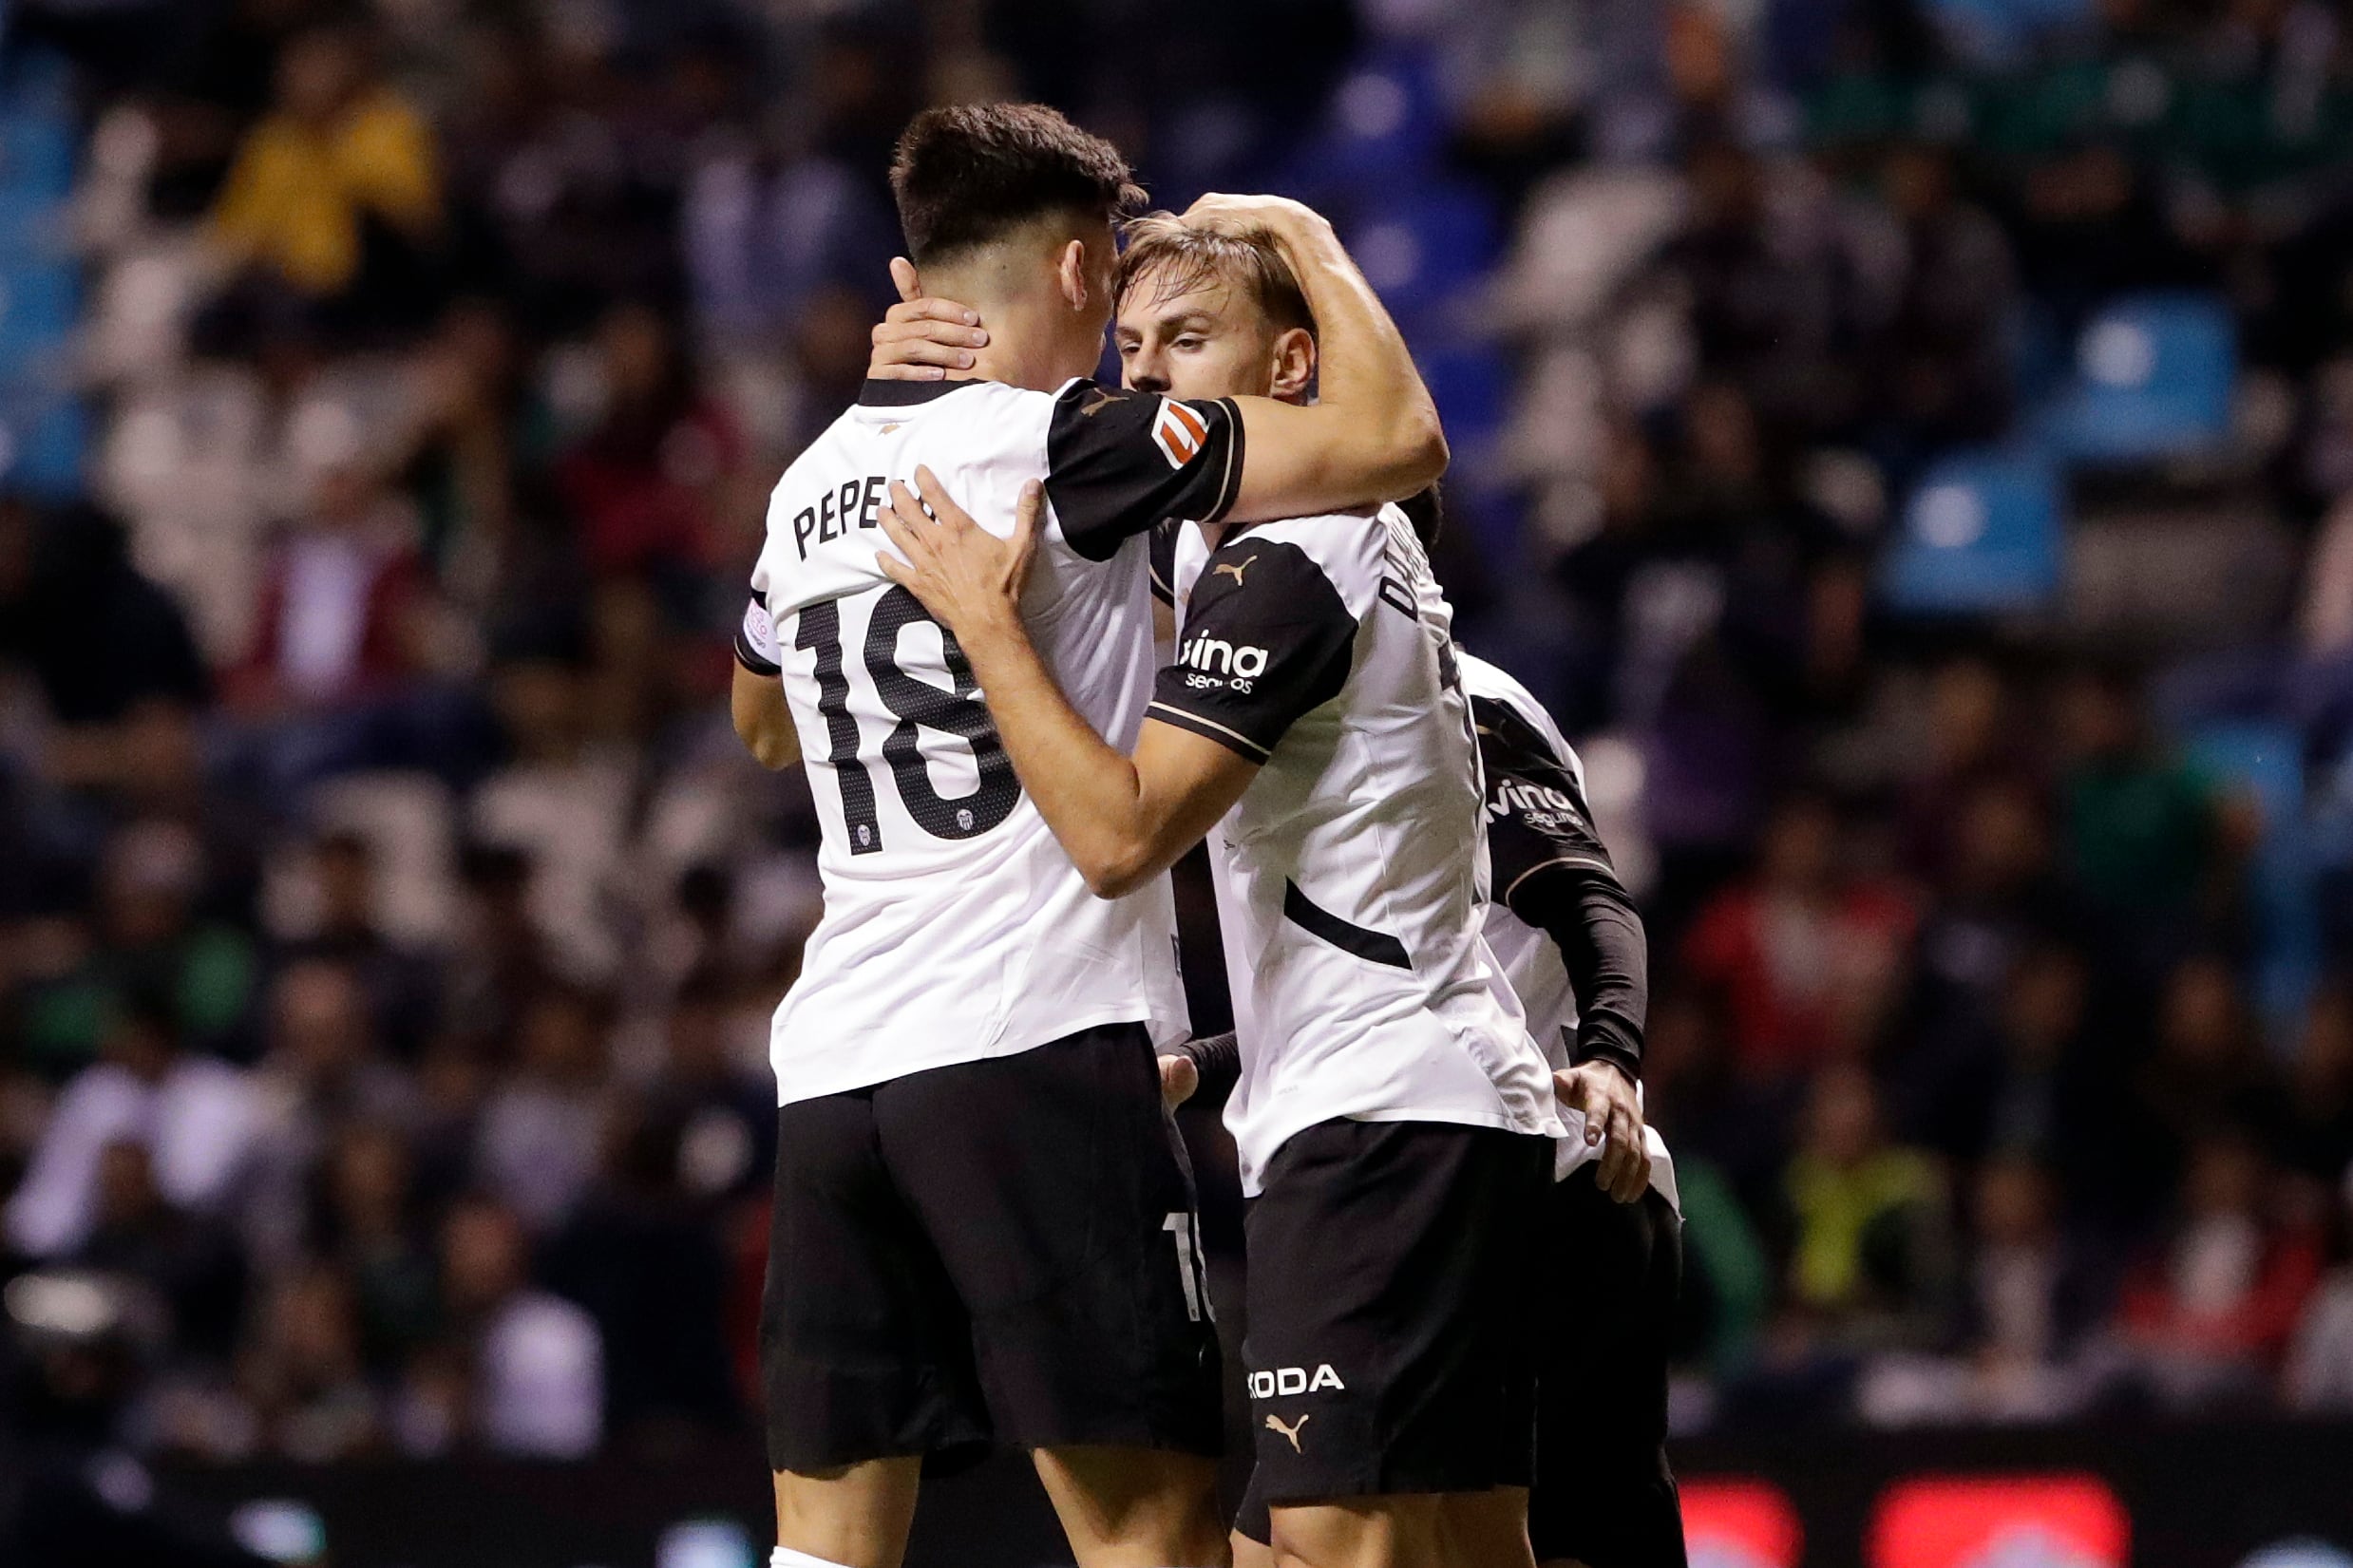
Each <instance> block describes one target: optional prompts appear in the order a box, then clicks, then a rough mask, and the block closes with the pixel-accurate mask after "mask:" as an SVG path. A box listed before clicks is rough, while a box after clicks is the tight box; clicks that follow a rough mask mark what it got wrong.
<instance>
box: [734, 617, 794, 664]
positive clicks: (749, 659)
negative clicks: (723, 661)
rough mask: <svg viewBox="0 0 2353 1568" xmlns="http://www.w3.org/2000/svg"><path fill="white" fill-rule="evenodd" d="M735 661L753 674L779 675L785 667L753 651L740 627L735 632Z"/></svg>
mask: <svg viewBox="0 0 2353 1568" xmlns="http://www.w3.org/2000/svg"><path fill="white" fill-rule="evenodd" d="M735 662H736V663H737V664H740V665H742V666H743V667H744V668H745V669H746V670H749V671H751V672H752V673H753V674H755V675H771V676H772V675H781V674H783V673H784V672H785V667H784V666H783V665H781V664H772V663H770V662H769V660H767V659H764V658H762V657H761V656H760V655H759V654H757V653H755V652H752V651H751V647H750V644H749V643H747V642H745V640H744V633H743V632H742V630H741V629H740V628H739V629H738V630H737V631H736V633H735Z"/></svg>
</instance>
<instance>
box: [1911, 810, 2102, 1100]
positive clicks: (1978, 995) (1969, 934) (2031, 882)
mask: <svg viewBox="0 0 2353 1568" xmlns="http://www.w3.org/2000/svg"><path fill="white" fill-rule="evenodd" d="M1952 813H1953V818H1954V821H1953V822H1952V823H1951V830H1950V835H1949V836H1950V841H1951V847H1950V848H1949V850H1948V851H1946V853H1945V855H1944V856H1943V857H1941V859H1942V860H1944V862H1945V863H1944V866H1943V870H1944V875H1943V877H1942V878H1940V879H1939V885H1938V887H1937V890H1936V894H1937V896H1936V899H1935V902H1934V903H1933V904H1931V905H1930V907H1929V910H1928V915H1927V917H1926V921H1925V922H1924V923H1923V926H1922V928H1921V934H1920V943H1919V966H1918V968H1919V973H1918V974H1917V976H1916V985H1915V988H1914V1003H1913V1010H1912V1018H1911V1024H1912V1027H1913V1028H1914V1029H1915V1030H1917V1032H1918V1034H1919V1036H1920V1045H1921V1047H1922V1048H1925V1049H1926V1051H1927V1052H1929V1053H1931V1057H1932V1059H1936V1058H1941V1057H1942V1056H1944V1055H1945V1053H1949V1052H1953V1051H1970V1050H1973V1049H1974V1046H1973V1045H1972V1044H1971V1042H1973V1041H1982V1040H1983V1038H1984V1037H1985V1036H1986V1034H1987V1033H1988V1032H1990V1031H1991V1030H1992V1029H1993V1028H1994V1026H1995V1020H1996V1018H1997V1016H1998V1014H1999V1012H2000V1011H2001V1005H2002V984H2003V981H2004V979H2005V978H2006V977H2007V975H2008V974H2009V972H2010V969H2011V966H2012V965H2013V964H2014V963H2015V962H2016V961H2017V959H2018V956H2019V954H2021V953H2023V952H2024V951H2026V949H2027V948H2028V947H2030V946H2031V945H2032V944H2033V942H2034V939H2035V937H2036V936H2037V935H2039V933H2040V932H2041V931H2043V930H2047V929H2053V928H2056V927H2059V926H2060V925H2062V924H2063V923H2064V914H2063V912H2064V910H2065V907H2066V905H2065V898H2064V896H2063V889H2062V888H2061V887H2060V886H2059V884H2058V879H2057V878H2056V877H2055V876H2054V875H2053V873H2052V867H2051V845H2050V831H2049V823H2048V822H2046V821H2045V820H2044V815H2043V812H2042V809H2041V803H2040V800H2038V799H2037V798H2036V797H2035V796H2034V795H2033V794H2032V793H2030V792H2029V791H2028V790H2027V789H2026V788H2025V787H2024V786H2022V785H2021V784H2017V783H2014V782H2007V781H2000V780H1994V779H1988V780H1986V781H1985V782H1983V783H1982V784H1978V785H1977V786H1976V787H1974V788H1973V789H1971V790H1969V791H1968V792H1967V793H1966V794H1965V795H1964V796H1963V797H1961V798H1960V799H1958V800H1956V801H1954V802H1953V803H1952Z"/></svg>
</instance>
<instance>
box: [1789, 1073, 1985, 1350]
mask: <svg viewBox="0 0 2353 1568" xmlns="http://www.w3.org/2000/svg"><path fill="white" fill-rule="evenodd" d="M1783 1195H1784V1199H1785V1200H1786V1202H1787V1204H1788V1207H1789V1215H1790V1219H1791V1248H1790V1259H1789V1295H1790V1300H1791V1301H1792V1303H1793V1306H1794V1307H1795V1308H1796V1310H1797V1311H1798V1312H1799V1313H1801V1314H1802V1315H1803V1316H1804V1317H1805V1318H1807V1319H1809V1320H1811V1321H1812V1323H1813V1324H1814V1325H1815V1326H1816V1327H1817V1329H1818V1330H1819V1331H1820V1332H1823V1333H1825V1334H1826V1335H1827V1336H1828V1337H1829V1338H1830V1339H1831V1341H1833V1342H1835V1343H1840V1344H1844V1345H1847V1346H1849V1347H1852V1348H1862V1347H1865V1346H1871V1345H1877V1346H1888V1345H1900V1344H1910V1345H1915V1346H1926V1345H1928V1344H1932V1343H1933V1342H1934V1341H1935V1339H1936V1338H1937V1337H1938V1336H1939V1334H1940V1333H1941V1332H1943V1329H1944V1325H1945V1322H1946V1321H1947V1319H1948V1313H1949V1312H1950V1307H1951V1299H1950V1292H1951V1286H1952V1268H1953V1258H1952V1247H1951V1235H1950V1229H1951V1227H1950V1218H1949V1216H1948V1214H1947V1212H1946V1195H1945V1184H1944V1181H1943V1180H1942V1178H1941V1177H1940V1175H1939V1173H1938V1171H1937V1169H1936V1166H1935V1164H1934V1163H1933V1162H1931V1161H1930V1160H1929V1159H1928V1157H1927V1156H1926V1155H1924V1154H1922V1153H1920V1152H1919V1151H1917V1150H1915V1149H1908V1148H1904V1147H1901V1146H1899V1145H1896V1144H1893V1143H1888V1139H1887V1134H1886V1131H1885V1129H1884V1126H1883V1122H1882V1116H1881V1111H1880V1105H1879V1095H1878V1091H1877V1089H1876V1088H1875V1087H1874V1086H1872V1084H1871V1081H1870V1077H1869V1074H1868V1073H1866V1072H1865V1071H1864V1070H1863V1069H1862V1068H1861V1067H1858V1066H1855V1065H1854V1064H1852V1063H1845V1062H1841V1063H1833V1064H1831V1065H1830V1066H1827V1067H1823V1068H1822V1069H1821V1071H1820V1072H1819V1073H1818V1074H1816V1076H1815V1078H1814V1083H1813V1093H1812V1099H1811V1101H1810V1102H1809V1104H1808V1105H1807V1110H1806V1118H1805V1124H1804V1128H1803V1131H1802V1133H1801V1135H1800V1142H1799V1143H1798V1146H1797V1150H1796V1153H1795V1154H1794V1155H1793V1157H1792V1158H1791V1160H1790V1163H1789V1170H1788V1172H1787V1174H1786V1176H1785V1177H1784V1179H1783Z"/></svg>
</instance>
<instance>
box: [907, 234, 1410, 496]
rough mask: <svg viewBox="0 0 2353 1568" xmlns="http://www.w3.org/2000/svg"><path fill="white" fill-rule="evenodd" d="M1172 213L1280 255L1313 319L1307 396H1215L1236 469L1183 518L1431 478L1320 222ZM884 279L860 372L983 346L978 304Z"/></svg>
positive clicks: (1362, 291) (1351, 284) (1404, 379)
mask: <svg viewBox="0 0 2353 1568" xmlns="http://www.w3.org/2000/svg"><path fill="white" fill-rule="evenodd" d="M1185 220H1186V222H1187V223H1193V224H1200V225H1204V226H1213V227H1216V228H1220V229H1223V230H1226V231H1228V232H1231V233H1235V234H1238V235H1245V236H1252V237H1255V238H1260V239H1263V240H1265V241H1267V242H1268V243H1270V244H1272V245H1273V246H1274V247H1275V249H1276V250H1277V251H1278V252H1280V253H1281V256H1282V258H1283V260H1284V261H1285V262H1287V263H1288V264H1289V265H1290V268H1291V270H1292V273H1293V274H1294V275H1295V276H1297V277H1298V279H1299V283H1300V293H1302V294H1304V295H1305V297H1306V300H1307V308H1308V312H1309V313H1310V315H1311V316H1312V317H1313V318H1314V320H1315V323H1316V331H1317V339H1318V359H1319V370H1318V374H1317V388H1318V390H1317V401H1316V402H1315V403H1313V404H1292V403H1284V402H1281V401H1278V400H1276V399H1274V398H1264V397H1238V398H1232V399H1224V400H1217V401H1218V404H1219V406H1227V405H1230V406H1231V407H1232V409H1233V411H1234V417H1235V419H1236V420H1237V421H1238V423H1239V425H1240V429H1239V431H1238V432H1237V436H1238V439H1236V440H1235V441H1234V443H1233V444H1234V447H1235V449H1236V450H1237V451H1238V452H1239V454H1240V457H1241V459H1242V464H1241V466H1242V471H1241V474H1240V475H1239V476H1238V479H1237V482H1236V483H1235V485H1234V486H1233V488H1232V490H1231V492H1230V496H1228V495H1227V494H1226V493H1224V491H1222V490H1220V491H1219V493H1218V502H1217V507H1216V511H1215V517H1214V518H1209V517H1207V515H1206V514H1205V513H1203V512H1189V511H1188V512H1186V513H1185V514H1183V515H1185V516H1187V517H1203V518H1205V520H1221V519H1222V520H1230V521H1234V522H1263V521H1268V520H1274V519H1279V518H1289V517H1301V516H1305V515H1308V514H1311V513H1319V512H1338V511H1346V510H1349V509H1351V508H1354V507H1357V506H1361V505H1367V504H1370V503H1373V502H1377V501H1399V500H1402V499H1404V498H1405V497H1408V496H1412V495H1416V494H1418V493H1420V492H1421V491H1423V490H1425V489H1427V488H1429V486H1431V485H1432V484H1433V483H1435V482H1437V480H1438V478H1439V476H1440V475H1442V474H1444V473H1445V472H1446V463H1447V449H1446V434H1445V431H1444V429H1443V428H1442V427H1441V426H1440V425H1439V423H1438V408H1437V405H1436V404H1435V403H1434V402H1433V401H1432V399H1431V396H1430V391H1429V388H1428V387H1425V386H1423V385H1422V379H1421V373H1420V372H1419V371H1418V370H1416V369H1415V368H1414V356H1413V354H1412V353H1411V352H1410V351H1409V350H1408V349H1407V348H1406V345H1405V337H1404V335H1403V334H1402V333H1400V332H1399V331H1397V326H1396V323H1395V322H1394V321H1392V320H1391V319H1390V318H1389V312H1387V311H1386V310H1384V309H1383V308H1382V306H1381V302H1380V298H1379V296H1378V295H1377V294H1376V293H1374V292H1373V286H1372V285H1371V284H1370V283H1367V282H1366V281H1365V278H1364V274H1362V273H1361V272H1359V271H1358V270H1357V265H1356V263H1355V262H1353V261H1351V260H1350V259H1349V258H1348V253H1347V251H1346V250H1345V249H1343V248H1342V247H1341V245H1340V242H1339V239H1338V236H1336V235H1334V234H1333V232H1332V225H1331V224H1330V223H1328V222H1326V221H1325V220H1324V219H1323V218H1322V217H1319V216H1318V215H1317V214H1316V213H1315V212H1314V211H1312V210H1311V209H1309V208H1307V207H1304V206H1301V205H1300V203H1299V202H1296V201H1291V200H1286V199H1284V198H1280V197H1239V196H1205V197H1203V198H1201V199H1200V200H1199V201H1197V202H1195V203H1194V204H1193V206H1192V208H1191V210H1190V211H1188V212H1187V213H1186V215H1185ZM891 277H892V280H893V282H895V283H896V284H897V286H898V288H899V293H900V303H899V304H897V305H894V306H893V307H891V310H890V312H889V314H888V315H887V316H885V317H884V318H883V320H882V323H881V325H879V326H877V327H876V328H875V329H874V333H873V342H874V351H873V355H872V357H871V359H870V360H869V361H868V364H867V368H866V373H867V374H868V375H869V376H873V377H876V378H878V379H900V380H918V381H937V380H939V378H940V377H942V376H944V375H947V374H949V373H950V372H951V371H961V370H968V369H970V368H972V366H973V363H974V354H975V351H976V350H977V349H978V348H980V347H981V346H983V345H985V344H986V343H987V342H988V331H987V329H986V327H985V326H983V325H982V323H981V320H980V317H979V314H978V313H977V312H974V311H972V310H971V309H969V308H968V307H966V306H963V305H960V304H958V303H957V302H956V301H954V300H947V299H938V298H932V297H927V296H925V295H923V294H922V293H921V292H920V288H921V286H920V280H919V279H918V278H917V276H916V274H915V270H914V269H913V268H912V267H910V266H908V265H907V264H906V263H905V262H904V261H903V260H898V261H893V262H892V264H891ZM1195 407H1196V409H1197V411H1199V412H1200V413H1201V414H1202V415H1203V416H1204V417H1205V418H1213V417H1223V416H1213V415H1211V414H1210V413H1209V409H1208V406H1207V405H1206V404H1196V405H1195ZM1221 439H1222V438H1221ZM1153 461H1154V462H1155V463H1157V462H1158V461H1159V460H1158V458H1157V456H1156V455H1155V457H1154V459H1153ZM1162 477H1163V478H1166V474H1165V472H1164V473H1163V474H1162ZM1217 488H1218V487H1214V486H1213V487H1212V489H1217ZM1055 505H1056V507H1057V508H1058V509H1060V510H1061V511H1062V513H1063V521H1064V525H1065V527H1066V528H1068V527H1069V526H1070V525H1071V523H1072V515H1071V514H1072V507H1070V506H1069V505H1068V503H1067V500H1066V498H1065V497H1064V496H1062V495H1060V494H1057V495H1056V497H1055ZM1143 513H1144V514H1145V515H1143V523H1142V525H1143V526H1149V525H1150V524H1151V523H1152V522H1155V521H1157V520H1158V514H1157V513H1155V512H1153V511H1152V509H1150V508H1144V509H1143ZM1128 531H1129V532H1132V531H1133V530H1132V529H1129V530H1128Z"/></svg>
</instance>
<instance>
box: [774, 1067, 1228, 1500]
mask: <svg viewBox="0 0 2353 1568" xmlns="http://www.w3.org/2000/svg"><path fill="white" fill-rule="evenodd" d="M776 1124H777V1158H776V1202H775V1212H774V1216H773V1219H772V1229H771V1234H770V1242H769V1269H768V1289H767V1294H766V1298H765V1300H764V1301H763V1304H762V1309H761V1318H760V1356H761V1367H762V1373H763V1376H764V1379H765V1382H766V1385H767V1395H768V1445H769V1464H771V1465H772V1466H773V1467H774V1468H776V1469H779V1470H794V1471H803V1472H806V1471H813V1470H824V1469H829V1468H833V1467H837V1466H840V1465H844V1464H856V1463H858V1462H860V1461H863V1460H870V1459H882V1458H887V1457H891V1456H895V1455H907V1454H921V1455H925V1456H927V1457H929V1458H930V1460H931V1461H932V1463H933V1465H934V1467H935V1468H942V1467H945V1468H953V1467H955V1466H956V1465H958V1464H961V1463H964V1462H968V1461H970V1460H974V1459H977V1458H978V1457H979V1455H980V1454H981V1453H983V1452H985V1451H986V1449H987V1447H988V1446H989V1445H991V1444H992V1443H994V1442H996V1441H999V1440H1001V1441H1003V1442H1005V1443H1007V1444H1009V1445H1014V1446H1017V1447H1022V1448H1040V1447H1058V1446H1064V1445H1075V1444H1100V1445H1115V1446H1127V1447H1142V1448H1160V1449H1174V1450H1178V1451H1181V1452H1186V1453H1193V1454H1202V1455H1211V1456H1213V1455H1215V1454H1217V1453H1218V1452H1219V1451H1220V1448H1221V1446H1222V1445H1221V1432H1220V1419H1219V1387H1220V1385H1219V1363H1218V1346H1217V1334H1216V1332H1215V1328H1214V1326H1213V1325H1212V1323H1211V1322H1210V1318H1209V1307H1208V1293H1207V1289H1206V1287H1205V1283H1204V1278H1203V1272H1202V1263H1201V1256H1200V1250H1199V1239H1198V1238H1199V1229H1198V1226H1197V1223H1196V1221H1195V1218H1194V1208H1193V1190H1192V1179H1191V1175H1190V1172H1189V1171H1188V1169H1187V1168H1186V1163H1185V1159H1184V1154H1183V1147H1182V1145H1181V1144H1180V1143H1178V1142H1177V1135H1176V1130H1175V1128H1174V1126H1173V1125H1172V1124H1170V1122H1169V1121H1168V1118H1167V1112H1166V1111H1165V1110H1163V1109H1162V1106H1161V1101H1160V1073H1159V1068H1158V1067H1157V1066H1156V1064H1155V1062H1154V1060H1153V1053H1152V1047H1151V1042H1150V1039H1149V1037H1148V1035H1147V1034H1146V1032H1145V1030H1144V1028H1143V1026H1142V1025H1140V1024H1119V1025H1112V1026H1109V1027H1105V1028H1098V1029H1091V1030H1085V1031H1083V1032H1081V1033H1078V1034H1074V1035H1072V1036H1070V1037H1068V1038H1067V1039H1063V1040H1058V1041H1055V1042H1053V1044H1051V1045H1045V1046H1040V1047H1037V1048H1035V1049H1033V1050H1027V1051H1023V1052H1021V1053H1019V1054H1018V1055H1014V1056H1003V1057H995V1058H991V1059H989V1060H986V1061H980V1062H967V1063H959V1064H957V1065H955V1066H951V1067H936V1068H933V1069H931V1070H929V1071H924V1072H917V1073H910V1074H908V1075H907V1076H906V1077H903V1078H896V1079H892V1080H891V1081H889V1082H887V1083H883V1084H878V1085H874V1086H870V1087H867V1088H863V1089H856V1090H852V1091H850V1092H847V1093H844V1094H829V1095H825V1096H823V1097H821V1098H818V1099H814V1100H803V1101H796V1102H794V1103H793V1104H791V1105H785V1106H783V1107H782V1108H780V1109H779V1110H778V1112H777V1117H776Z"/></svg>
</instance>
